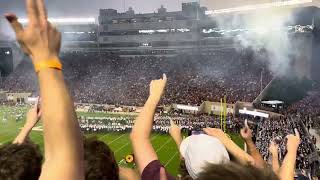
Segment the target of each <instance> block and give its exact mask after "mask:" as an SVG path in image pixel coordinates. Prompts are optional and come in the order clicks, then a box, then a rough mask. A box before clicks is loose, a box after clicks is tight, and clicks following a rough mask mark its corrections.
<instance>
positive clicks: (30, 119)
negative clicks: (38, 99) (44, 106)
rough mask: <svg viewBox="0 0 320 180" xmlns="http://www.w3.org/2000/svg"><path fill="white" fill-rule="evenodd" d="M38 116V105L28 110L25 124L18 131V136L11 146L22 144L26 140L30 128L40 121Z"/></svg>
mask: <svg viewBox="0 0 320 180" xmlns="http://www.w3.org/2000/svg"><path fill="white" fill-rule="evenodd" d="M40 114H41V112H38V105H36V106H34V107H33V108H31V109H30V110H29V112H28V113H27V119H26V122H25V124H24V126H23V127H22V129H21V130H20V132H19V134H18V136H17V137H16V138H15V139H14V141H13V142H12V144H22V143H24V142H25V141H26V140H27V139H28V136H29V134H30V132H31V130H32V128H33V127H34V126H35V125H36V124H37V122H38V121H39V119H40Z"/></svg>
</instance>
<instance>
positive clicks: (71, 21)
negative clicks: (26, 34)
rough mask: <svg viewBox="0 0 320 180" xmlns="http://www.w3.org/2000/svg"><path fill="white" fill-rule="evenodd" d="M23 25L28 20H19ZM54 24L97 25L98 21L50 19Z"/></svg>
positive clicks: (93, 19) (87, 19)
mask: <svg viewBox="0 0 320 180" xmlns="http://www.w3.org/2000/svg"><path fill="white" fill-rule="evenodd" d="M18 21H19V22H20V23H22V24H27V23H28V19H23V18H21V19H19V20H18ZM48 21H50V22H51V23H53V24H57V25H69V24H70V25H71V24H96V19H95V18H93V17H88V18H48Z"/></svg>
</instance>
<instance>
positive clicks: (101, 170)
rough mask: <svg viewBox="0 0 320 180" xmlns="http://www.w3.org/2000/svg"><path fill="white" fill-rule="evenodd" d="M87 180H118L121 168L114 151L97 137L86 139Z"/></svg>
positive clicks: (85, 164)
mask: <svg viewBox="0 0 320 180" xmlns="http://www.w3.org/2000/svg"><path fill="white" fill-rule="evenodd" d="M84 160H85V163H84V166H85V167H84V168H85V179H86V180H97V179H99V180H118V179H119V167H118V163H117V161H116V158H115V156H114V153H113V151H112V150H111V149H110V148H109V146H108V145H106V144H105V143H104V142H102V141H99V140H97V139H96V138H95V137H93V138H89V139H84Z"/></svg>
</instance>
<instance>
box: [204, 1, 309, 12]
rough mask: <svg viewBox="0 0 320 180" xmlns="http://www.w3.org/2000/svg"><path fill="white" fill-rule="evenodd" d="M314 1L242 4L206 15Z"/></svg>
mask: <svg viewBox="0 0 320 180" xmlns="http://www.w3.org/2000/svg"><path fill="white" fill-rule="evenodd" d="M312 2H313V0H288V1H280V2H272V3H263V4H255V5H246V6H240V7H235V8H228V9H218V10H213V11H206V12H205V13H206V15H215V14H223V13H232V12H241V11H251V10H261V9H268V8H273V7H283V6H293V5H300V4H306V3H312Z"/></svg>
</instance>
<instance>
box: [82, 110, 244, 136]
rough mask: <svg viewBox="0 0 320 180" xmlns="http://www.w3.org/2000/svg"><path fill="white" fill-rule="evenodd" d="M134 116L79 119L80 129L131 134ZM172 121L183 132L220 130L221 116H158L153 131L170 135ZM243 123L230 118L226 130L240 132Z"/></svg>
mask: <svg viewBox="0 0 320 180" xmlns="http://www.w3.org/2000/svg"><path fill="white" fill-rule="evenodd" d="M134 119H135V117H134V116H119V117H83V116H80V117H79V124H80V128H81V129H82V131H84V132H88V133H94V132H104V133H106V132H129V131H130V130H131V129H132V127H133V125H134ZM171 120H172V121H173V122H175V124H177V125H179V126H180V127H181V129H182V130H183V131H186V132H190V131H201V129H202V128H206V127H211V128H220V123H221V119H220V117H219V116H208V115H169V114H168V115H156V116H155V118H154V124H153V126H152V129H153V131H155V132H160V133H169V129H170V126H171V123H170V122H171ZM242 124H243V121H239V120H238V119H235V118H233V116H228V117H227V118H226V128H227V129H228V131H230V132H235V133H237V132H239V131H240V128H241V127H242Z"/></svg>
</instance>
